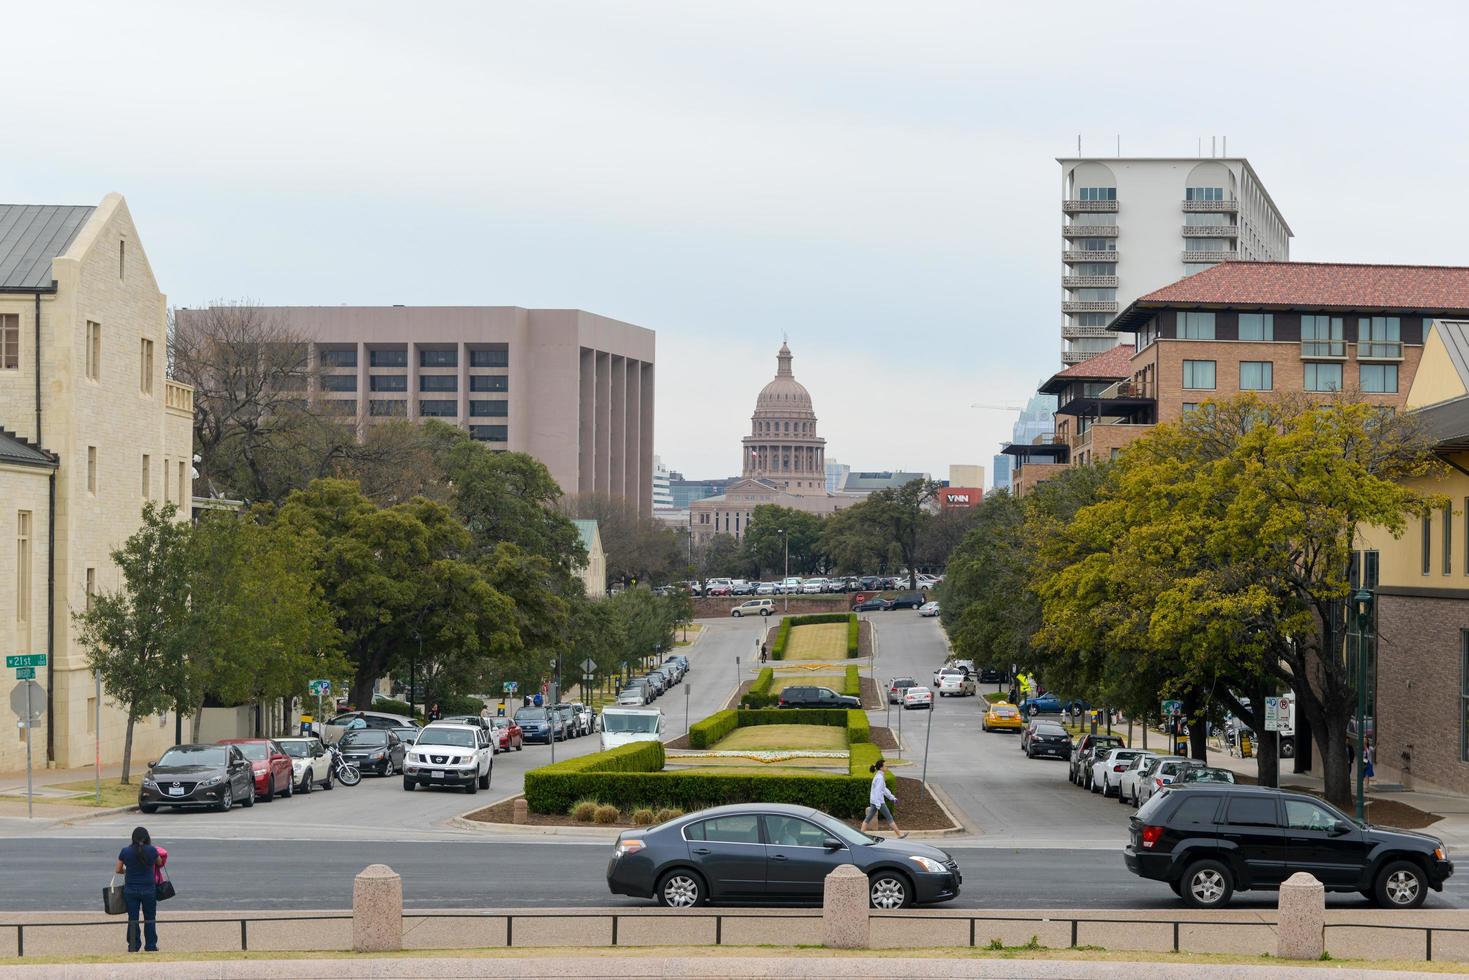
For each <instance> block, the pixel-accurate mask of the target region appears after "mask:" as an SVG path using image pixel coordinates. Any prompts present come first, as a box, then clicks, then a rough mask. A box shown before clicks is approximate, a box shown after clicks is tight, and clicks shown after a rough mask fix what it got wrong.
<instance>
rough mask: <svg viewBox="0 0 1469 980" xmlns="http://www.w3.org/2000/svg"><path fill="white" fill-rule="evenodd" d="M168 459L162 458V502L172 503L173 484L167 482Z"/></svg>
mask: <svg viewBox="0 0 1469 980" xmlns="http://www.w3.org/2000/svg"><path fill="white" fill-rule="evenodd" d="M168 467H169V458H168V457H167V456H165V457H163V502H164V503H165V504H171V503H173V484H172V483H169V482H168Z"/></svg>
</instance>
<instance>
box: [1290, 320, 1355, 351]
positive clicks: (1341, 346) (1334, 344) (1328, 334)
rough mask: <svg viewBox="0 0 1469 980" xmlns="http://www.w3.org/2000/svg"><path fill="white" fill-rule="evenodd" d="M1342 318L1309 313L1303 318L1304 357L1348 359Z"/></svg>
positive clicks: (1302, 348)
mask: <svg viewBox="0 0 1469 980" xmlns="http://www.w3.org/2000/svg"><path fill="white" fill-rule="evenodd" d="M1342 337H1343V333H1342V318H1341V317H1339V316H1319V315H1316V314H1313V313H1308V314H1306V315H1304V316H1302V317H1301V356H1302V357H1346V356H1347V345H1346V342H1345V341H1344V340H1343V339H1342Z"/></svg>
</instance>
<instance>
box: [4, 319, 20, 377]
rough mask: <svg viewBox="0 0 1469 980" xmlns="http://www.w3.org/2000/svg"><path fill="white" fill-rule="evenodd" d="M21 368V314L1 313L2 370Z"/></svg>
mask: <svg viewBox="0 0 1469 980" xmlns="http://www.w3.org/2000/svg"><path fill="white" fill-rule="evenodd" d="M19 369H20V314H18V313H5V314H0V370H5V371H16V370H19Z"/></svg>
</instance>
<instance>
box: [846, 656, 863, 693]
mask: <svg viewBox="0 0 1469 980" xmlns="http://www.w3.org/2000/svg"><path fill="white" fill-rule="evenodd" d="M842 693H843V694H845V695H847V696H848V697H852V698H860V697H861V696H862V674H861V672H859V671H858V670H857V665H856V664H853V665H852V666H850V667H848V668H847V679H846V681H845V682H844V683H843V684H842Z"/></svg>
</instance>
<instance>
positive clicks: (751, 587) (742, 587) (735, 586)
mask: <svg viewBox="0 0 1469 980" xmlns="http://www.w3.org/2000/svg"><path fill="white" fill-rule="evenodd" d="M729 594H730V595H754V594H755V583H754V582H747V581H745V580H744V579H742V578H737V579H735V580H734V581H733V582H731V583H729Z"/></svg>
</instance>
